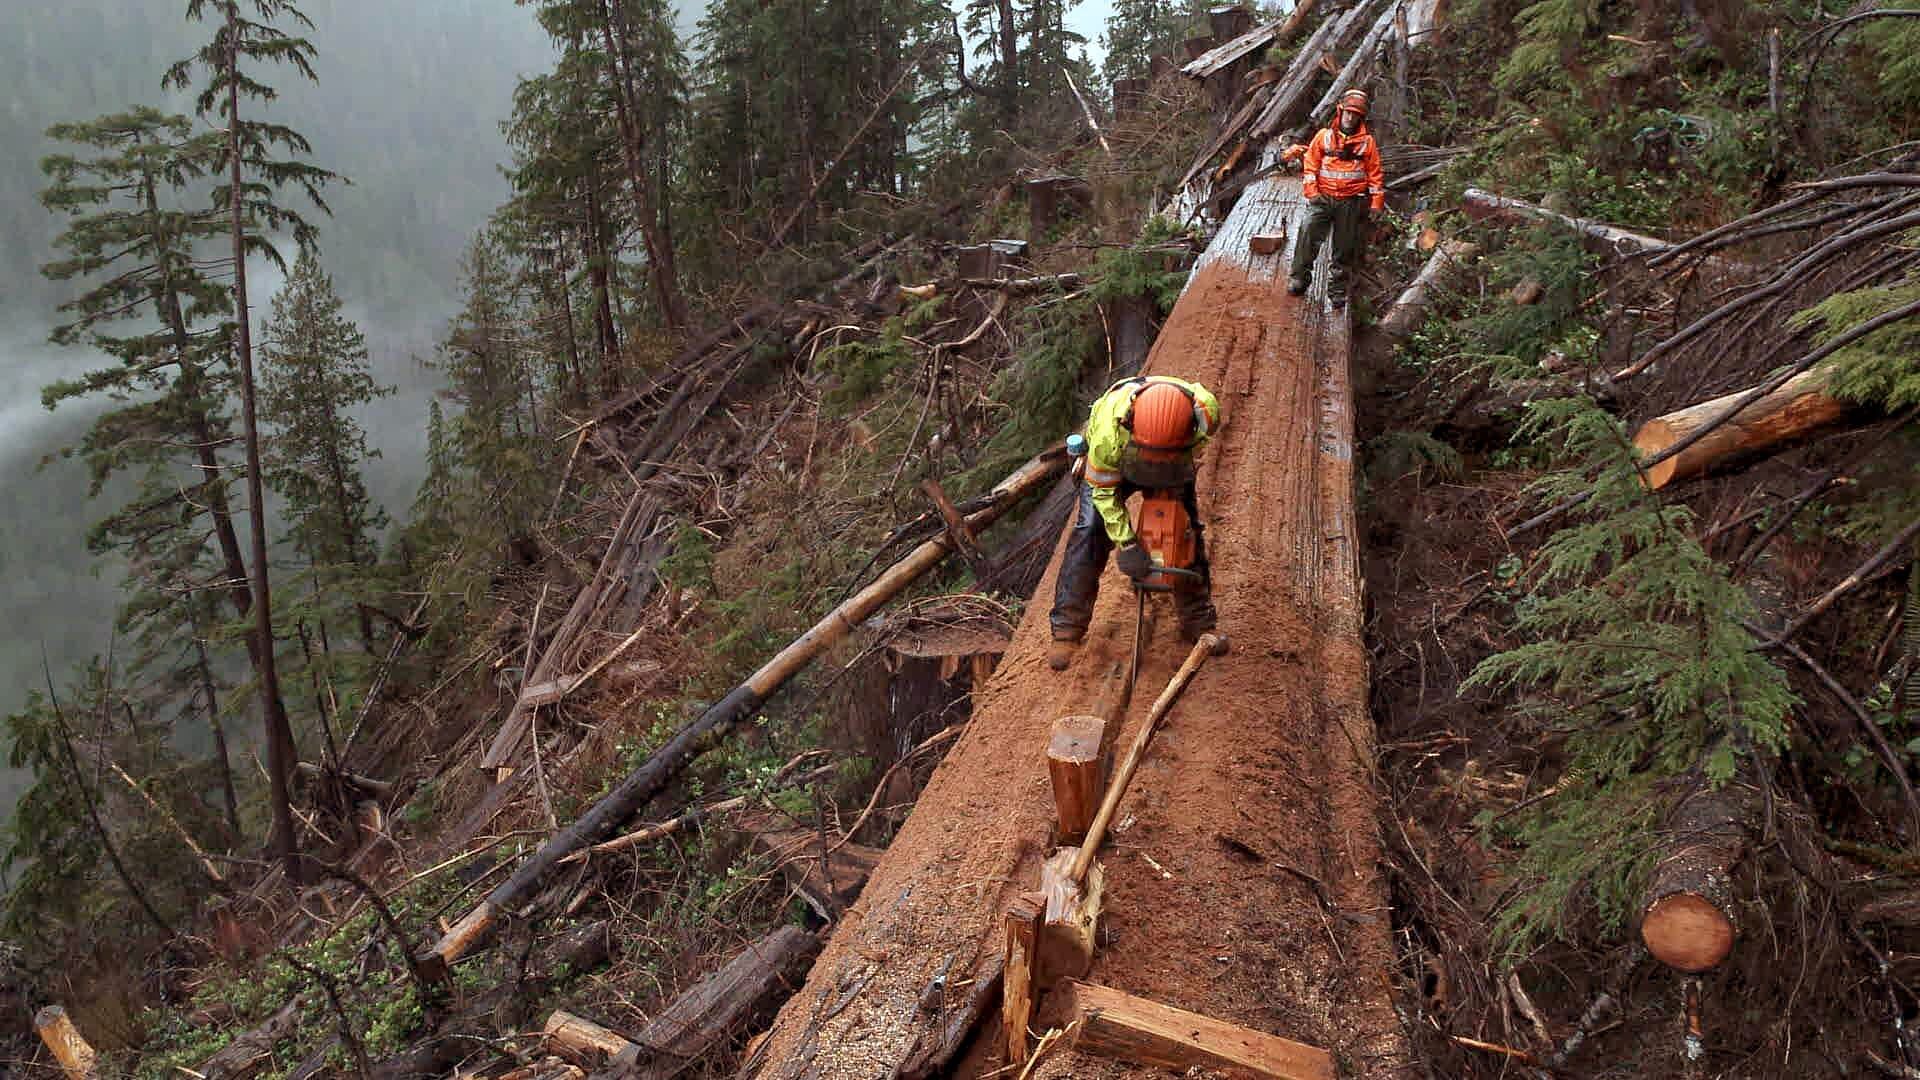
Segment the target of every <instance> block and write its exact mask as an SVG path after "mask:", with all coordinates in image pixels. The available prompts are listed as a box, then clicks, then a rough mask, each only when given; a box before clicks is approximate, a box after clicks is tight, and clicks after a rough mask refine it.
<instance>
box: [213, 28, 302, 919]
mask: <svg viewBox="0 0 1920 1080" xmlns="http://www.w3.org/2000/svg"><path fill="white" fill-rule="evenodd" d="M239 22H240V11H239V8H238V7H237V6H235V5H229V6H228V7H227V158H228V162H227V164H228V176H227V180H228V183H229V184H230V185H231V188H230V189H229V192H228V205H229V207H230V209H231V210H232V214H233V308H234V334H235V339H234V352H235V355H236V357H237V358H238V359H239V362H240V409H241V420H242V424H243V426H244V427H245V432H244V434H245V436H246V445H247V527H248V531H249V532H251V533H252V536H250V537H249V538H248V539H249V540H251V541H252V544H251V546H252V548H253V619H254V622H253V647H252V648H251V649H250V650H249V651H250V652H251V653H252V654H253V664H254V670H255V671H256V672H258V673H259V676H260V709H261V712H262V714H263V720H264V726H265V728H266V736H267V783H268V785H269V787H270V788H271V799H272V803H273V835H272V839H271V842H270V845H271V847H272V849H273V852H274V854H275V855H277V856H278V857H279V858H280V859H281V860H283V861H284V862H285V864H286V869H287V883H288V884H289V885H290V886H293V887H295V888H298V887H299V886H300V885H302V884H304V883H305V881H306V874H305V867H304V866H303V865H302V863H301V861H300V848H299V839H298V837H297V836H296V835H295V834H294V831H293V795H292V789H291V786H290V784H289V782H288V778H289V776H290V774H291V772H292V770H293V762H294V760H295V755H296V751H295V749H294V745H293V725H292V723H291V722H289V721H288V719H287V704H286V701H285V700H284V699H282V698H281V696H280V673H279V672H278V671H277V670H275V668H274V662H273V603H272V594H271V591H270V588H269V585H268V582H267V502H266V491H265V485H264V484H263V483H262V480H261V476H260V425H259V420H258V417H257V416H256V413H255V408H254V392H253V338H252V331H251V329H250V328H249V327H248V325H247V320H248V318H249V315H248V312H247V242H246V237H247V233H246V223H245V221H244V220H243V218H242V216H241V209H240V207H241V196H242V194H243V189H242V187H241V183H240V181H241V177H240V45H239V42H240V25H239Z"/></svg>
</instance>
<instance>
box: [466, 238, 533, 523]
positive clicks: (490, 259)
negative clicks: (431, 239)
mask: <svg viewBox="0 0 1920 1080" xmlns="http://www.w3.org/2000/svg"><path fill="white" fill-rule="evenodd" d="M461 271H462V276H463V278H464V280H465V283H466V304H465V306H464V307H463V308H462V310H461V312H460V314H459V315H458V316H456V317H455V318H454V320H453V323H452V324H451V325H450V326H449V327H448V330H447V337H446V339H445V341H443V342H442V344H441V347H440V360H439V366H440V367H441V369H442V370H444V371H445V372H446V375H447V381H448V383H449V384H450V385H449V387H448V389H447V391H446V396H447V397H448V398H450V399H451V400H453V401H455V402H456V403H458V404H459V405H460V406H461V413H460V415H459V416H458V417H457V418H456V419H455V421H454V422H453V423H452V424H451V425H450V428H451V432H450V437H449V438H448V439H447V443H448V445H449V446H450V447H451V449H452V455H453V458H454V460H455V461H457V462H458V472H457V474H456V475H457V476H458V478H459V479H458V480H456V482H455V485H454V486H455V489H456V490H463V489H466V488H467V486H468V484H469V483H470V484H471V485H472V490H471V491H464V490H463V494H472V495H473V496H474V498H472V499H471V500H468V499H465V498H461V497H459V496H456V498H455V500H454V501H455V503H463V502H467V501H472V502H474V503H476V504H478V505H476V506H475V507H474V510H475V512H476V514H477V515H479V516H480V518H481V521H484V531H485V533H486V535H487V536H488V538H489V539H491V540H503V539H506V538H507V537H510V536H518V535H524V534H525V533H526V532H527V531H528V530H530V529H531V527H532V525H533V521H534V514H535V513H537V512H538V502H539V495H540V493H539V491H537V490H535V489H534V485H533V484H532V483H531V482H530V480H531V478H532V477H534V476H535V474H536V473H537V470H538V463H539V461H540V457H541V454H542V452H543V451H544V450H545V449H546V443H547V441H548V440H545V439H544V438H543V437H542V433H541V430H540V428H541V422H540V409H539V400H540V396H541V389H542V387H541V385H540V380H539V378H538V374H537V372H536V370H535V365H534V364H533V363H532V362H531V361H532V350H531V349H529V348H528V347H527V346H528V343H527V339H526V336H525V334H524V331H523V329H522V328H523V326H524V319H525V304H524V297H523V296H522V295H521V293H520V290H519V288H518V285H517V281H518V275H517V274H516V273H515V269H514V267H513V265H512V263H511V261H510V260H509V259H508V257H507V253H506V250H505V248H504V246H503V245H502V244H501V243H500V241H499V239H498V237H496V236H495V235H494V234H493V233H492V232H491V231H489V232H483V233H481V234H480V235H478V236H476V237H475V238H474V241H473V244H472V245H471V246H470V247H469V248H468V249H467V256H466V259H465V260H464V261H463V263H462V265H461ZM480 493H484V497H481V496H480ZM473 524H474V525H478V524H480V522H475V523H473ZM466 526H467V523H463V527H466ZM473 531H479V530H477V529H476V530H473Z"/></svg>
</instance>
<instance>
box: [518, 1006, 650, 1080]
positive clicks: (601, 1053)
mask: <svg viewBox="0 0 1920 1080" xmlns="http://www.w3.org/2000/svg"><path fill="white" fill-rule="evenodd" d="M541 1035H542V1036H543V1037H545V1039H546V1040H547V1048H548V1049H549V1050H551V1051H553V1052H554V1053H556V1054H558V1055H560V1056H561V1057H563V1058H566V1059H567V1060H568V1061H571V1062H573V1063H574V1064H575V1065H580V1066H584V1067H586V1068H589V1069H593V1068H598V1067H600V1066H601V1065H602V1064H604V1063H606V1062H609V1061H612V1060H613V1059H614V1058H616V1057H619V1056H620V1054H621V1052H622V1051H624V1050H626V1049H627V1048H628V1047H630V1046H632V1045H633V1043H632V1041H630V1040H629V1039H628V1038H627V1037H626V1036H625V1035H622V1034H620V1033H619V1032H617V1031H613V1030H611V1029H610V1028H604V1027H601V1026H600V1025H599V1024H596V1023H594V1022H593V1021H591V1020H589V1019H587V1018H586V1017H584V1016H575V1015H573V1014H572V1013H570V1012H566V1011H564V1010H558V1009H556V1010H555V1011H554V1014H553V1015H552V1016H550V1017H548V1018H547V1026H546V1027H545V1028H544V1029H542V1031H541Z"/></svg>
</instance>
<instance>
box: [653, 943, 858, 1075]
mask: <svg viewBox="0 0 1920 1080" xmlns="http://www.w3.org/2000/svg"><path fill="white" fill-rule="evenodd" d="M820 945H821V939H820V935H818V934H814V933H810V932H808V931H806V930H803V929H801V928H800V927H798V926H783V927H781V928H779V929H778V930H775V931H774V932H773V933H771V934H768V935H767V936H765V937H763V938H761V939H760V940H758V941H756V942H754V943H753V944H752V945H749V946H747V948H746V950H745V951H743V952H742V953H740V955H738V956H736V957H734V958H733V959H732V960H729V961H727V963H726V966H724V967H722V968H721V969H720V970H718V971H716V972H714V973H713V974H711V975H709V976H707V977H706V978H704V979H702V980H700V981H699V982H698V983H696V984H695V985H694V987H693V988H692V989H691V990H688V991H687V992H686V993H684V994H681V995H680V996H679V997H678V998H675V999H674V1002H673V1004H671V1005H669V1006H667V1007H666V1009H665V1010H664V1011H662V1012H661V1013H660V1015H658V1016H656V1017H654V1018H653V1021H652V1022H651V1023H649V1024H648V1025H647V1026H646V1027H645V1028H643V1029H641V1031H640V1033H639V1034H638V1035H636V1036H634V1040H633V1041H634V1046H633V1049H631V1050H629V1051H625V1052H623V1053H622V1055H621V1056H620V1057H618V1058H616V1059H615V1065H616V1067H622V1068H625V1069H626V1070H627V1072H626V1073H625V1074H624V1075H626V1076H629V1077H632V1078H634V1080H667V1078H668V1077H672V1076H678V1075H681V1074H682V1073H684V1072H685V1071H686V1069H687V1066H688V1065H689V1063H691V1062H694V1061H697V1060H699V1059H700V1058H701V1057H703V1056H705V1055H706V1054H707V1053H708V1052H710V1051H711V1050H713V1048H714V1047H716V1046H718V1045H719V1044H720V1043H721V1042H722V1041H724V1040H725V1039H727V1038H728V1037H729V1036H731V1035H733V1034H734V1033H735V1032H738V1031H740V1030H741V1029H742V1028H744V1027H745V1026H746V1025H747V1024H749V1023H751V1022H752V1021H753V1019H754V1018H755V1017H756V1016H760V1015H762V1014H764V1013H766V1012H768V1011H769V1007H770V1006H772V1005H773V1004H774V1003H775V1002H776V1001H777V1000H780V999H783V998H785V997H786V996H787V995H788V994H790V993H792V992H793V990H794V989H795V988H796V987H797V986H798V985H799V980H800V979H801V978H802V977H804V976H805V974H806V971H807V968H808V967H809V966H810V965H811V964H812V963H813V958H814V956H816V955H817V954H818V953H819V951H820Z"/></svg>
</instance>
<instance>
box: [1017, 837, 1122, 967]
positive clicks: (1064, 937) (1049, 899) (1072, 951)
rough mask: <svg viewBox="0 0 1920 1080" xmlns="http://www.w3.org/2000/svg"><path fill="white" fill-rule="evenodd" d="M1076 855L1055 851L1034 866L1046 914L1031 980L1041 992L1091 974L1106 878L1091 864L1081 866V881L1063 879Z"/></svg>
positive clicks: (1066, 850)
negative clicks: (1037, 872)
mask: <svg viewBox="0 0 1920 1080" xmlns="http://www.w3.org/2000/svg"><path fill="white" fill-rule="evenodd" d="M1079 855H1080V851H1079V849H1077V848H1070V847H1068V848H1061V849H1060V850H1059V851H1056V852H1054V853H1053V855H1052V856H1051V857H1050V858H1048V859H1047V861H1046V863H1045V864H1044V865H1043V866H1041V868H1040V895H1041V896H1043V897H1045V898H1046V905H1047V912H1046V918H1045V919H1044V920H1042V922H1041V924H1040V945H1039V953H1038V957H1039V959H1038V970H1037V972H1036V974H1035V979H1036V981H1037V982H1039V984H1040V985H1041V986H1042V987H1044V988H1049V989H1050V988H1052V987H1053V985H1054V984H1055V983H1057V982H1059V981H1060V980H1061V979H1078V978H1081V977H1083V976H1085V975H1086V974H1087V972H1089V971H1091V970H1093V952H1094V945H1095V943H1096V941H1097V938H1098V935H1099V930H1100V912H1101V910H1102V907H1103V906H1104V903H1105V899H1104V896H1105V892H1106V877H1107V876H1106V874H1105V872H1103V871H1102V870H1101V869H1100V864H1099V863H1098V862H1096V863H1094V864H1092V865H1091V866H1089V867H1088V868H1087V874H1086V878H1085V879H1084V880H1082V881H1073V880H1071V879H1069V878H1068V876H1067V875H1068V874H1069V873H1070V872H1071V870H1072V867H1073V863H1074V861H1075V860H1076V859H1077V858H1078V857H1079Z"/></svg>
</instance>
